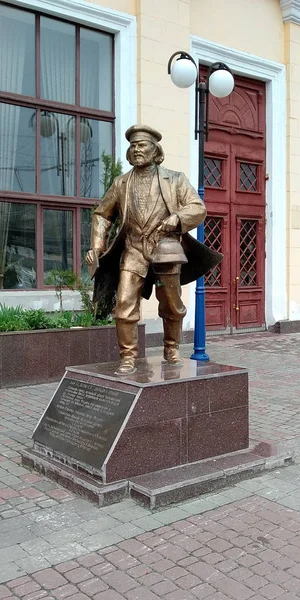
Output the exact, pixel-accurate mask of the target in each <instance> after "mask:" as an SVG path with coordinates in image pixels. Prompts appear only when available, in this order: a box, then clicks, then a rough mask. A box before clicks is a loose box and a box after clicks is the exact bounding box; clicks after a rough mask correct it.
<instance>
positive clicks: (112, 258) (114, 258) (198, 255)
mask: <svg viewBox="0 0 300 600" xmlns="http://www.w3.org/2000/svg"><path fill="white" fill-rule="evenodd" d="M132 172H133V170H131V171H129V172H128V173H126V174H125V175H121V176H120V177H117V178H116V179H115V181H114V183H113V185H112V186H111V188H110V189H109V190H108V192H107V194H106V195H105V197H104V198H103V200H102V201H101V202H100V204H99V206H98V207H97V208H96V210H95V212H94V214H93V222H92V234H91V248H97V247H98V248H99V246H101V244H103V241H104V240H105V239H106V237H107V232H108V230H109V227H110V225H111V221H114V219H115V218H116V217H117V216H119V217H120V220H121V225H120V228H119V232H118V235H117V236H116V238H115V239H114V240H113V242H112V244H110V245H109V247H108V249H107V250H106V251H105V253H104V254H103V255H102V256H101V258H100V259H99V267H98V269H97V271H96V273H95V288H94V299H97V297H99V296H100V295H101V293H103V291H104V290H105V291H106V292H109V291H112V290H116V289H117V286H118V280H119V271H120V259H121V255H122V253H123V250H124V238H125V235H126V231H125V227H124V223H125V218H126V214H127V208H128V199H129V184H130V179H131V175H132ZM158 178H159V184H160V191H161V195H162V197H163V199H164V201H165V204H166V206H167V208H168V210H169V212H170V214H173V213H176V214H177V215H178V216H179V218H180V224H181V231H182V233H183V236H182V246H183V249H184V252H185V254H186V257H187V259H188V262H187V263H186V264H184V265H182V270H181V277H180V280H181V284H182V285H185V284H187V283H190V282H191V281H194V280H196V279H198V278H199V277H201V276H202V275H204V274H205V273H207V272H208V271H209V270H210V269H212V268H214V267H215V266H216V265H217V264H218V263H219V262H221V260H222V258H223V256H222V254H220V253H218V252H215V251H214V250H211V249H210V248H208V247H207V246H205V245H204V244H201V243H200V242H198V241H197V240H196V239H195V238H194V237H192V236H191V235H189V234H188V233H187V232H188V231H190V230H191V229H194V228H195V227H197V226H198V225H200V223H202V222H203V220H204V218H205V215H206V210H205V207H204V205H203V203H202V201H201V200H200V198H199V196H198V194H197V192H196V190H195V189H194V188H193V187H192V185H191V184H190V182H189V181H188V179H187V178H186V177H185V175H184V174H183V173H179V172H177V171H170V170H169V169H165V168H163V167H158ZM147 227H148V230H147ZM150 231H151V219H150V220H149V223H148V225H147V226H146V228H145V231H144V233H145V234H147V233H149V232H150ZM133 271H134V269H133ZM154 281H155V276H154V272H153V270H152V268H149V270H148V274H147V276H146V278H145V284H144V288H143V293H142V295H143V297H144V298H147V299H148V298H150V295H151V292H152V287H153V284H154Z"/></svg>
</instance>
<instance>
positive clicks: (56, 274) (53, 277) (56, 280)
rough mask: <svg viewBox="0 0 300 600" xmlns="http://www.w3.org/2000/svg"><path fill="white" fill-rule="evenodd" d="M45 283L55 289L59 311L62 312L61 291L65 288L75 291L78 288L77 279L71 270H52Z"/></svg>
mask: <svg viewBox="0 0 300 600" xmlns="http://www.w3.org/2000/svg"><path fill="white" fill-rule="evenodd" d="M45 283H46V285H53V286H54V287H55V295H56V298H58V300H59V310H60V311H61V312H63V290H64V289H65V288H67V289H68V290H75V289H76V288H77V287H78V284H79V278H78V276H77V275H76V274H75V273H73V271H72V270H71V269H68V270H67V271H63V270H62V269H52V270H51V271H49V273H48V276H47V277H46V281H45Z"/></svg>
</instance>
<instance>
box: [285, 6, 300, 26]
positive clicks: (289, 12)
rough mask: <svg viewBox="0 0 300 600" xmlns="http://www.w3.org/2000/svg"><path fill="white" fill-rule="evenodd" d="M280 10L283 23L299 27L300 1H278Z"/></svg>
mask: <svg viewBox="0 0 300 600" xmlns="http://www.w3.org/2000/svg"><path fill="white" fill-rule="evenodd" d="M280 8H281V12H282V19H283V21H284V23H296V24H297V25H300V0H280Z"/></svg>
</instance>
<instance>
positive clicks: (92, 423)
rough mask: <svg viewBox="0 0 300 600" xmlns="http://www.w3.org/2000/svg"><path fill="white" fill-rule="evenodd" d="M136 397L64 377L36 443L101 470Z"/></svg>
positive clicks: (46, 412)
mask: <svg viewBox="0 0 300 600" xmlns="http://www.w3.org/2000/svg"><path fill="white" fill-rule="evenodd" d="M135 396H136V394H134V393H131V392H123V391H121V390H115V389H112V388H106V387H103V386H101V385H95V384H93V383H87V382H85V381H79V380H77V379H71V378H69V377H65V379H63V380H62V382H61V384H60V386H59V387H58V389H57V391H56V393H55V394H54V396H53V398H52V400H51V402H50V404H49V406H48V408H47V409H46V411H45V413H44V415H43V417H42V419H41V421H40V423H39V424H38V426H37V428H36V430H35V431H34V434H33V439H34V441H35V442H38V443H40V444H43V445H45V446H47V447H48V448H50V449H51V450H55V451H57V452H60V453H61V454H65V455H67V456H68V457H70V458H72V459H74V460H75V461H76V460H77V461H80V462H82V463H85V464H87V465H90V466H92V467H95V468H97V469H101V467H102V465H103V463H104V461H105V458H106V456H107V454H108V452H109V450H110V448H111V447H112V445H113V443H114V441H115V439H116V436H117V434H118V432H119V431H120V429H121V427H122V425H123V422H124V419H125V417H126V415H127V414H128V411H129V409H130V407H131V405H132V403H133V401H134V399H135Z"/></svg>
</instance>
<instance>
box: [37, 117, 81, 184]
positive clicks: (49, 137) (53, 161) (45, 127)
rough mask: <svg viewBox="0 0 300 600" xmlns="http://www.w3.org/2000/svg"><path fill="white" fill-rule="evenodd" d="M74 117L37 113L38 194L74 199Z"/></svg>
mask: <svg viewBox="0 0 300 600" xmlns="http://www.w3.org/2000/svg"><path fill="white" fill-rule="evenodd" d="M75 131H76V126H75V118H74V117H72V116H71V115H64V114H60V113H53V112H50V111H45V110H44V111H42V112H41V125H40V148H41V192H42V194H50V195H55V196H75V193H76V191H75V168H76V163H75V148H76V133H75Z"/></svg>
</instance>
